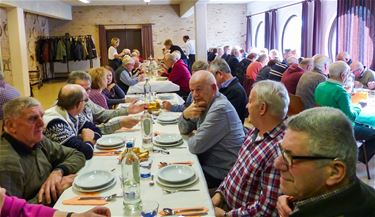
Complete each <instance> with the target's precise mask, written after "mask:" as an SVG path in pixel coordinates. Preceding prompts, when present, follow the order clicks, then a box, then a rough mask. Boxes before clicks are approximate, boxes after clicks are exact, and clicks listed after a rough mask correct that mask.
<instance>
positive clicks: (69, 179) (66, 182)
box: [58, 174, 77, 194]
mask: <svg viewBox="0 0 375 217" xmlns="http://www.w3.org/2000/svg"><path fill="white" fill-rule="evenodd" d="M76 176H77V174H70V175H67V176H63V177H62V180H61V182H60V185H59V187H58V190H59V194H62V193H63V192H64V191H65V190H66V189H67V188H69V187H70V186H72V183H73V181H74V178H75V177H76Z"/></svg>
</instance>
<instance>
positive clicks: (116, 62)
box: [108, 38, 125, 70]
mask: <svg viewBox="0 0 375 217" xmlns="http://www.w3.org/2000/svg"><path fill="white" fill-rule="evenodd" d="M119 44H120V39H119V38H112V39H111V46H110V47H109V48H108V65H109V66H111V67H112V69H113V70H116V69H117V68H118V67H119V66H121V58H122V57H123V56H124V55H125V50H123V51H121V53H117V47H118V46H119Z"/></svg>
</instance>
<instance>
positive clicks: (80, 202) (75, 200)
mask: <svg viewBox="0 0 375 217" xmlns="http://www.w3.org/2000/svg"><path fill="white" fill-rule="evenodd" d="M96 196H99V194H98V193H87V194H82V195H80V196H76V197H73V198H71V199H66V200H63V202H62V203H63V204H64V205H91V206H102V205H106V204H107V203H108V202H107V201H106V200H104V199H100V200H98V199H93V200H79V198H80V197H96Z"/></svg>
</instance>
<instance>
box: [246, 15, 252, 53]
mask: <svg viewBox="0 0 375 217" xmlns="http://www.w3.org/2000/svg"><path fill="white" fill-rule="evenodd" d="M246 20H247V21H246V51H247V52H250V50H251V47H252V45H253V44H252V38H253V35H252V30H251V17H250V16H248V17H246Z"/></svg>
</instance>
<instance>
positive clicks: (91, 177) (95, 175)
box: [74, 170, 115, 189]
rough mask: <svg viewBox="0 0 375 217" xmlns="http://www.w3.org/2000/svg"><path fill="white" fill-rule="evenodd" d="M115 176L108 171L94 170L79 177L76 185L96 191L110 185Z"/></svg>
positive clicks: (75, 181)
mask: <svg viewBox="0 0 375 217" xmlns="http://www.w3.org/2000/svg"><path fill="white" fill-rule="evenodd" d="M114 178H115V176H114V175H113V174H112V173H111V172H108V171H104V170H93V171H90V172H87V173H83V174H80V175H78V176H77V178H75V180H74V184H75V185H76V186H77V187H79V188H84V189H94V188H101V187H103V186H105V185H107V184H108V183H110V182H112V181H113V179H114Z"/></svg>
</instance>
